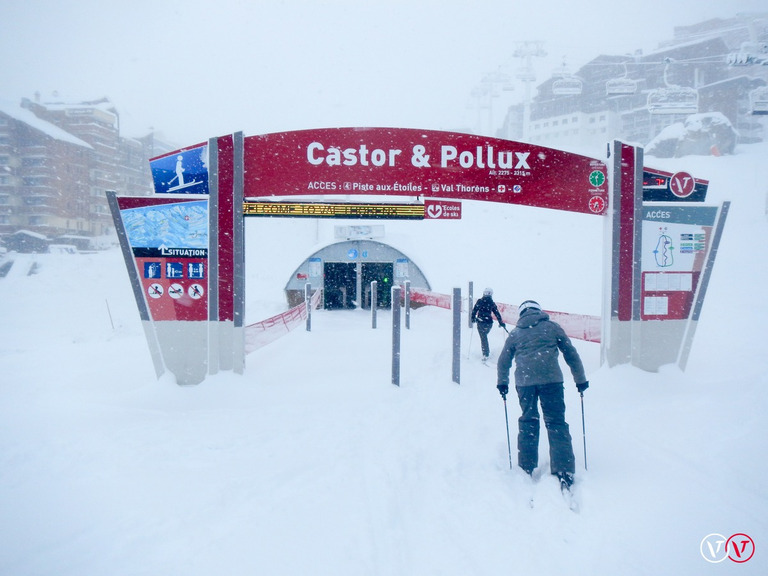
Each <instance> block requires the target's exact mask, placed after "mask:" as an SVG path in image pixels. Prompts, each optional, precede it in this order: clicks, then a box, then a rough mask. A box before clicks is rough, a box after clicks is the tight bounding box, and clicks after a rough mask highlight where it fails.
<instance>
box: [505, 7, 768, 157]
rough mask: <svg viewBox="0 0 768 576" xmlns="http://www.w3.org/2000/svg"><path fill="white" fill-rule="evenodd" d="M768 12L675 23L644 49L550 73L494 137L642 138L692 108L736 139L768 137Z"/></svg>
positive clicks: (581, 141) (568, 141)
mask: <svg viewBox="0 0 768 576" xmlns="http://www.w3.org/2000/svg"><path fill="white" fill-rule="evenodd" d="M766 86H768V13H764V14H759V15H739V16H736V17H734V18H731V19H727V20H711V21H707V22H703V23H701V24H697V25H694V26H684V27H677V28H675V38H674V39H673V40H671V41H669V42H666V43H664V44H663V45H662V46H660V47H659V48H658V49H657V50H656V51H654V52H652V53H649V54H642V53H639V52H638V53H636V54H632V55H624V56H615V55H600V56H597V57H596V58H594V59H593V60H591V61H590V62H588V63H586V64H585V65H584V66H582V67H581V68H580V69H578V70H577V71H576V72H574V73H568V72H566V71H562V72H559V73H556V74H553V76H552V77H550V78H548V79H547V80H546V81H544V82H543V83H541V84H539V85H538V87H537V94H536V96H535V97H533V98H532V99H531V101H530V102H529V103H527V104H526V103H522V104H517V105H515V106H513V107H511V108H510V110H509V111H508V114H507V117H506V120H505V122H504V125H503V126H502V128H501V129H500V131H499V136H501V137H504V138H509V139H513V140H524V141H527V142H531V143H535V144H540V145H543V146H551V147H573V148H583V147H595V146H602V145H604V144H605V142H608V141H610V140H613V139H617V138H618V139H621V140H625V141H630V142H638V143H640V144H642V145H645V144H647V143H648V142H649V141H651V140H652V139H653V138H654V137H656V136H657V135H658V134H659V133H660V132H661V131H662V130H663V129H664V128H666V127H668V126H670V125H672V124H675V123H677V122H682V121H684V120H685V119H686V118H688V117H689V116H690V115H691V114H696V113H705V112H719V113H721V114H723V115H724V116H725V117H726V118H727V119H728V120H729V121H730V122H731V124H732V125H733V127H734V128H735V130H736V131H737V132H738V134H739V138H740V141H741V142H757V141H762V140H764V139H765V138H768V133H767V130H766V124H765V118H766V116H765V114H768V109H765V108H761V106H763V107H764V106H766V102H765V96H762V100H759V99H758V100H756V95H759V94H764V91H765V89H766V88H765V87H766Z"/></svg>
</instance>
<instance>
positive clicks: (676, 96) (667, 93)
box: [648, 86, 699, 114]
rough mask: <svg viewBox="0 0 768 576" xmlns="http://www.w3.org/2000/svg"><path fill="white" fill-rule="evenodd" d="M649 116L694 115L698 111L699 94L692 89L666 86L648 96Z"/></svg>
mask: <svg viewBox="0 0 768 576" xmlns="http://www.w3.org/2000/svg"><path fill="white" fill-rule="evenodd" d="M648 111H649V112H650V113H651V114H696V113H697V112H698V111H699V93H698V91H696V90H695V89H694V88H686V87H683V86H668V87H666V88H659V89H657V90H652V91H651V92H650V93H649V94H648Z"/></svg>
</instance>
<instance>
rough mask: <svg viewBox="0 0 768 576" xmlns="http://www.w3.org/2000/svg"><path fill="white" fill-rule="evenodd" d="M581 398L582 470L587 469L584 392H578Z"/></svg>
mask: <svg viewBox="0 0 768 576" xmlns="http://www.w3.org/2000/svg"><path fill="white" fill-rule="evenodd" d="M579 395H580V396H581V437H582V439H583V440H584V470H588V468H587V431H586V429H585V427H584V392H580V393H579Z"/></svg>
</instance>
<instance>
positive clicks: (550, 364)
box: [497, 309, 587, 387]
mask: <svg viewBox="0 0 768 576" xmlns="http://www.w3.org/2000/svg"><path fill="white" fill-rule="evenodd" d="M558 350H559V351H560V352H562V353H563V358H564V359H565V361H566V363H567V364H568V367H569V368H570V369H571V374H572V375H573V380H574V381H575V382H576V384H582V383H584V382H586V381H587V377H586V375H585V374H584V366H583V364H582V363H581V358H579V353H578V352H577V351H576V348H574V346H573V344H571V340H570V339H569V338H568V336H567V335H566V334H565V331H564V330H563V328H562V327H561V326H560V325H559V324H557V323H556V322H553V321H551V320H550V319H549V316H548V315H547V314H546V313H544V312H542V311H541V310H535V309H529V310H526V311H525V312H524V313H523V315H522V316H520V318H519V319H518V321H517V326H516V327H515V329H514V330H512V332H510V334H509V336H508V337H507V341H506V342H505V343H504V349H503V350H502V351H501V355H500V356H499V361H498V364H497V368H498V384H506V385H509V369H510V367H511V366H512V359H513V358H514V359H515V386H517V387H523V386H534V385H536V384H553V383H556V382H563V372H562V370H560V365H559V364H558V355H559V354H558Z"/></svg>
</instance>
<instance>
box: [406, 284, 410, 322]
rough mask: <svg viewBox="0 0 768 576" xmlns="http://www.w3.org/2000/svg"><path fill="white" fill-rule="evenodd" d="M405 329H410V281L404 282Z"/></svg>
mask: <svg viewBox="0 0 768 576" xmlns="http://www.w3.org/2000/svg"><path fill="white" fill-rule="evenodd" d="M405 329H406V330H410V329H411V281H410V280H406V281H405Z"/></svg>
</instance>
